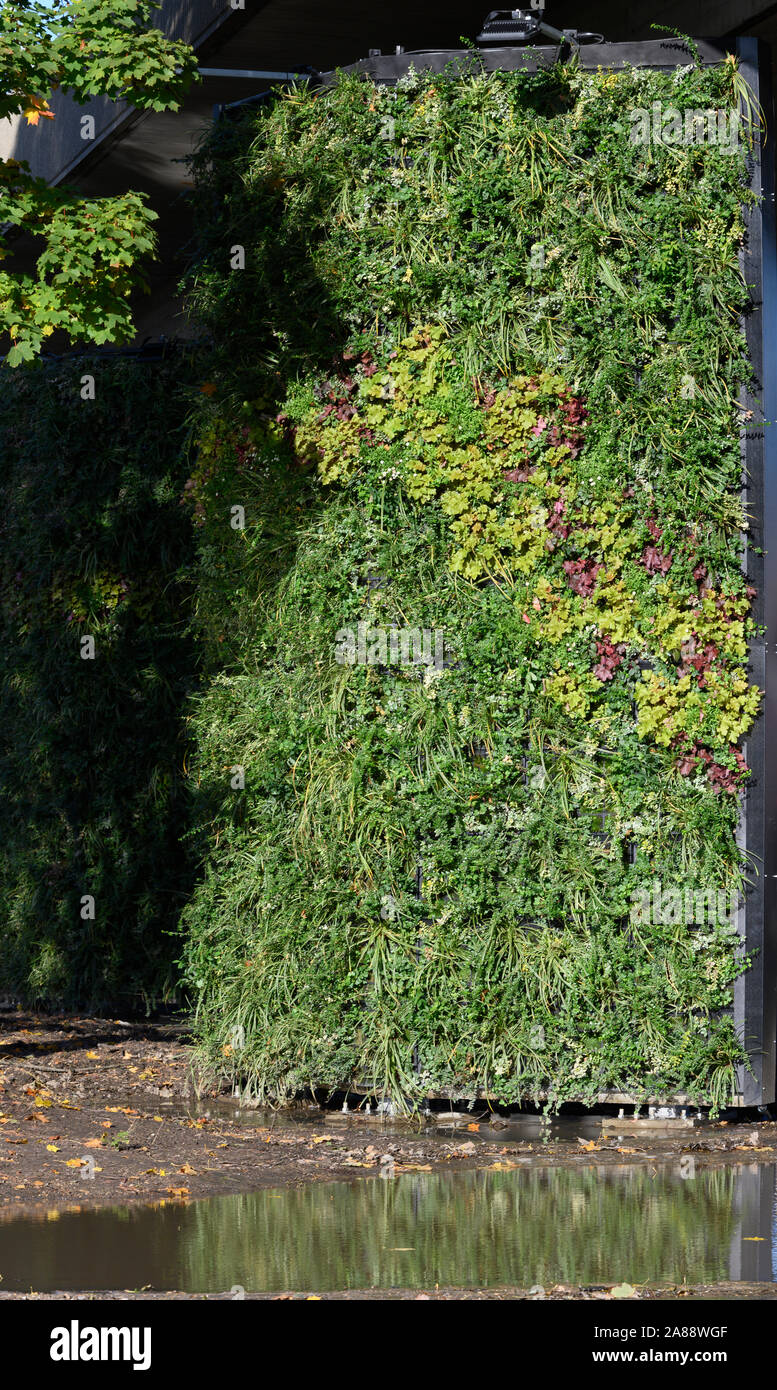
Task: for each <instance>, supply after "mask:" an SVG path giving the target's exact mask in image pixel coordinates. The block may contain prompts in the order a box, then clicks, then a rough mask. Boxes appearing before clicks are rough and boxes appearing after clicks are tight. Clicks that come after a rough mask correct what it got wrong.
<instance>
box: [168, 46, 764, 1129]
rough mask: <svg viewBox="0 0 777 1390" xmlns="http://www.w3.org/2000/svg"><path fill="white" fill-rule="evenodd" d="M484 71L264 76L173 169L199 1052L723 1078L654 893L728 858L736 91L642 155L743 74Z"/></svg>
mask: <svg viewBox="0 0 777 1390" xmlns="http://www.w3.org/2000/svg"><path fill="white" fill-rule="evenodd" d="M473 64H474V66H473V70H472V71H471V72H470V73H469V74H466V75H464V76H462V75H461V74H459V75H458V76H457V77H456V78H454V77H453V76H442V77H428V76H418V75H415V74H413V73H411V74H410V75H409V76H408V77H407V78H405V79H402V80H401V81H400V83H399V84H398V86H397V88H396V89H388V88H379V87H376V86H374V85H373V84H372V83H370V82H369V81H366V80H364V79H363V78H351V77H343V78H342V79H341V80H339V81H338V82H337V84H336V85H335V86H334V87H333V88H331V89H329V90H327V91H324V92H318V93H314V92H310V91H306V90H296V91H292V92H289V93H286V94H284V95H282V96H279V97H278V99H277V100H276V101H275V102H274V103H273V104H272V105H271V106H269V107H267V108H264V109H262V110H260V111H258V112H254V113H252V114H251V115H249V116H246V117H244V118H243V119H242V120H241V121H239V122H236V123H235V124H232V125H222V126H221V127H219V128H217V130H216V131H215V132H214V135H213V137H212V139H211V140H210V142H209V143H208V144H207V145H206V146H205V147H204V148H203V150H202V151H201V153H200V156H199V159H198V168H197V173H198V195H197V196H198V200H199V206H200V226H201V245H200V253H199V259H198V263H197V265H196V267H195V270H194V272H193V275H192V280H191V286H192V300H193V304H194V306H195V309H196V311H197V312H198V314H199V315H200V317H201V319H202V320H203V321H204V322H205V323H206V324H208V325H209V327H210V328H211V330H212V332H213V335H214V342H215V344H216V346H215V349H214V355H213V361H212V364H211V366H210V368H209V373H208V374H209V378H210V380H209V382H207V383H206V384H205V387H204V393H203V395H202V397H201V406H200V407H199V408H198V410H197V411H196V430H197V435H198V440H199V459H198V462H197V466H196V469H195V471H194V473H193V476H192V478H191V480H190V483H189V485H188V488H187V495H188V496H189V497H190V498H191V500H192V503H193V509H194V515H195V519H196V522H197V524H198V532H199V538H200V574H199V602H198V607H199V614H198V617H199V623H200V632H201V634H202V637H203V640H204V641H205V643H206V645H207V649H208V659H209V662H210V671H211V678H210V681H209V684H208V686H207V688H206V690H205V692H204V693H203V695H202V697H201V698H200V699H199V700H198V702H197V704H196V706H195V708H194V710H193V714H192V729H193V735H194V737H195V739H196V742H197V750H198V751H197V758H196V764H195V766H194V767H193V769H192V771H193V777H194V778H195V780H196V784H197V787H198V794H199V797H200V799H201V804H202V805H203V806H204V807H206V808H207V810H206V811H204V812H203V815H202V818H201V841H202V843H201V848H202V853H203V858H204V873H203V878H202V882H201V885H200V887H199V889H198V891H197V892H196V894H195V896H194V899H193V901H192V903H191V905H190V907H189V909H188V911H187V913H186V917H185V922H186V928H187V932H188V940H187V954H186V969H187V973H188V978H189V980H190V981H191V984H192V985H193V987H194V990H195V991H196V994H197V997H198V1000H199V1019H200V1025H201V1037H202V1049H203V1057H204V1059H205V1060H206V1061H207V1062H208V1064H209V1065H211V1066H214V1067H220V1068H226V1069H227V1070H232V1071H234V1074H235V1075H236V1076H237V1077H239V1078H241V1080H242V1081H243V1083H244V1084H246V1085H247V1086H248V1088H249V1089H250V1090H253V1091H255V1092H256V1093H259V1094H262V1095H269V1096H282V1095H286V1094H289V1093H290V1092H292V1091H294V1090H295V1089H297V1088H299V1087H300V1086H303V1085H324V1086H327V1085H328V1086H337V1085H342V1084H344V1083H345V1084H347V1083H349V1082H350V1083H352V1084H355V1083H356V1082H357V1081H361V1082H366V1083H367V1084H369V1085H373V1086H375V1087H377V1088H379V1089H381V1090H384V1091H389V1092H391V1093H392V1094H394V1095H395V1096H396V1095H398V1094H401V1095H403V1096H405V1097H407V1098H412V1097H417V1096H419V1095H421V1094H423V1093H425V1092H426V1091H428V1090H430V1089H431V1090H435V1089H445V1088H447V1089H449V1090H452V1091H453V1092H455V1093H457V1094H465V1095H468V1094H473V1093H474V1092H475V1091H476V1090H477V1089H479V1088H484V1089H486V1090H488V1092H489V1093H490V1094H492V1095H494V1096H496V1097H498V1098H499V1099H500V1100H502V1101H515V1100H518V1099H519V1098H521V1097H523V1096H525V1095H530V1094H539V1093H540V1092H544V1093H546V1094H548V1095H549V1096H550V1100H551V1103H552V1104H558V1103H560V1102H562V1101H564V1100H571V1099H575V1100H589V1101H590V1100H592V1099H593V1098H594V1097H595V1095H596V1094H597V1093H598V1092H600V1091H602V1090H605V1089H608V1088H615V1089H617V1090H620V1091H628V1092H632V1093H634V1094H637V1095H645V1094H663V1095H671V1094H675V1093H677V1092H684V1093H688V1094H690V1095H691V1096H693V1097H694V1098H696V1099H697V1100H699V1101H701V1102H704V1103H710V1104H713V1105H716V1104H719V1103H721V1102H722V1101H724V1100H725V1099H726V1098H727V1097H728V1096H730V1094H731V1092H732V1088H733V1085H734V1068H735V1065H736V1063H737V1062H738V1060H740V1058H741V1056H742V1049H741V1040H740V1039H738V1038H737V1037H736V1035H735V1030H734V1027H733V1023H732V1020H731V1016H730V1013H729V1012H728V1006H729V1004H730V997H731V988H730V987H731V982H732V980H733V979H734V978H735V976H736V974H737V973H738V971H739V970H741V968H742V966H743V960H742V956H741V950H740V948H739V940H738V937H737V931H736V924H735V921H734V920H733V914H732V912H731V911H730V910H728V911H726V912H723V911H722V910H718V911H717V915H716V916H715V920H714V921H710V920H708V917H709V914H707V915H705V914H704V913H699V912H697V913H696V915H695V916H694V915H693V913H691V917H690V920H689V914H688V911H687V910H684V909H681V910H679V911H678V910H677V908H676V902H677V895H678V894H679V895H680V900H681V901H682V902H683V903H685V902H687V901H688V900H689V898H690V901H691V902H694V901H696V899H695V898H694V895H695V894H698V893H714V894H715V895H718V894H719V895H720V899H718V897H717V896H716V897H715V902H716V903H718V902H725V903H728V904H730V903H731V901H732V895H733V898H734V900H735V899H736V895H737V894H738V893H739V891H740V890H741V888H742V886H743V872H744V870H745V868H746V866H743V864H742V863H741V861H740V856H739V852H738V850H737V847H736V843H735V839H734V832H735V827H736V821H737V814H738V798H739V793H740V791H741V788H742V787H743V785H744V784H745V783H746V780H747V776H748V772H747V768H746V764H745V760H744V757H743V755H742V751H741V744H742V740H743V738H744V736H745V735H746V734H747V731H748V729H749V727H750V726H751V724H752V721H753V719H754V718H755V717H756V714H757V710H758V702H759V693H758V691H757V690H754V689H752V688H750V687H749V686H748V680H747V642H748V637H749V635H750V631H751V624H750V619H749V616H748V614H749V609H750V603H751V599H752V597H753V590H752V589H751V588H750V586H749V585H748V580H747V577H746V575H744V574H743V573H742V568H741V534H742V531H743V529H744V527H745V526H746V517H745V514H744V510H743V504H742V501H741V497H740V489H741V460H740V434H741V429H742V420H741V419H740V411H739V409H738V406H737V400H738V395H739V390H740V386H741V383H742V382H743V381H745V380H747V379H748V375H749V365H748V361H747V357H746V352H745V344H744V338H743V334H742V329H741V314H742V313H743V312H744V311H745V310H746V307H747V304H748V291H747V288H746V286H745V284H744V281H743V278H742V274H741V271H740V264H739V253H740V247H741V244H742V239H743V236H744V221H743V211H742V210H743V206H744V205H746V204H747V202H748V201H749V200H750V198H751V195H750V193H749V188H748V179H747V170H746V155H747V138H748V133H749V132H748V123H747V114H748V112H747V104H746V102H745V103H744V107H743V109H744V111H745V120H744V121H743V125H742V138H741V140H740V142H739V147H738V149H736V150H732V149H727V148H725V147H724V146H723V145H722V144H721V143H719V142H718V143H713V142H712V141H711V140H707V141H704V140H700V141H699V142H696V143H693V144H690V145H688V144H682V143H675V144H670V143H664V142H662V141H655V140H653V139H652V138H651V139H649V140H647V141H643V142H641V143H640V142H638V141H637V140H635V138H634V135H635V130H636V129H637V128H638V127H637V126H636V125H635V118H634V112H635V111H638V110H644V111H649V112H652V111H653V110H654V109H655V107H654V103H660V104H661V107H662V109H664V108H666V107H673V108H676V109H677V110H678V111H679V112H680V113H682V115H683V117H684V115H685V113H686V112H692V111H698V110H702V111H703V110H707V109H710V108H712V109H715V110H716V111H720V112H721V113H725V114H726V116H728V115H729V114H730V113H731V111H732V110H734V109H735V108H737V107H738V106H742V102H743V90H742V84H741V82H740V79H739V75H738V73H737V70H736V65H735V63H734V62H733V61H731V62H726V63H725V64H722V65H721V66H720V67H719V68H716V69H708V70H702V69H700V68H697V67H695V66H694V65H690V66H689V67H686V68H683V69H678V71H677V72H675V73H670V74H656V73H647V72H640V71H634V70H630V69H627V70H624V71H621V72H618V73H615V72H595V73H583V72H581V71H579V70H577V69H576V68H575V67H574V66H572V67H566V68H555V69H553V70H552V71H550V72H541V73H536V74H529V73H509V74H505V73H502V74H494V75H492V76H485V75H483V74H481V73H479V72H478V71H477V64H476V60H474V59H473ZM235 247H243V248H244V250H245V267H244V268H242V269H231V268H230V260H232V261H233V263H237V264H239V263H240V258H239V255H238V257H237V262H235V252H234V248H235ZM234 507H243V508H244V512H245V527H244V528H243V529H241V528H240V525H239V521H240V517H239V514H237V513H235V512H233V510H232V509H233V508H234ZM360 625H361V626H360ZM408 629H412V630H419V632H421V631H424V630H425V631H426V632H427V634H428V635H429V641H430V642H432V641H433V642H434V643H435V646H434V650H435V652H436V653H437V655H436V656H435V658H434V660H431V659H428V658H429V652H430V651H431V647H429V648H428V650H427V660H426V661H425V662H421V663H414V664H411V663H408V662H407V661H404V660H403V659H402V654H403V652H404V651H406V649H405V648H403V647H402V645H401V643H402V641H403V640H404V639H403V637H402V634H403V633H404V634H405V637H407V633H408ZM667 893H668V894H669V897H668V898H667V897H666V894H667ZM672 895H674V898H672ZM683 895H685V896H684V897H683ZM659 899H660V901H661V903H662V904H663V907H662V909H661V910H656V902H657V901H658V900H659ZM670 899H671V900H672V902H674V904H675V906H672V905H671V902H670ZM705 901H707V900H705ZM635 903H639V904H641V907H640V908H639V910H636V911H635ZM667 903H669V904H670V905H669V906H667ZM646 904H647V907H646V906H645V905H646Z"/></svg>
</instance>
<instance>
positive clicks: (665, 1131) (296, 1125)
mask: <svg viewBox="0 0 777 1390" xmlns="http://www.w3.org/2000/svg"><path fill="white" fill-rule="evenodd" d="M154 1108H155V1109H156V1110H157V1111H158V1113H159V1114H161V1115H171V1116H173V1117H174V1118H180V1117H182V1116H191V1117H192V1118H197V1117H202V1116H204V1117H206V1118H208V1119H210V1120H213V1121H214V1122H215V1123H216V1124H218V1122H219V1121H224V1122H225V1123H226V1122H228V1123H229V1124H230V1125H236V1126H237V1127H238V1128H241V1129H273V1130H287V1131H289V1132H293V1131H295V1130H296V1131H297V1135H299V1130H300V1128H301V1127H304V1128H306V1129H315V1130H316V1131H317V1132H319V1133H323V1132H325V1131H326V1130H332V1129H334V1130H335V1131H337V1132H342V1133H344V1134H345V1133H348V1134H358V1137H359V1140H360V1141H363V1140H364V1139H365V1138H368V1137H369V1138H374V1139H376V1141H377V1140H379V1139H380V1138H381V1137H382V1138H383V1139H384V1140H385V1139H387V1138H389V1137H391V1136H396V1137H397V1138H401V1139H403V1140H406V1139H407V1138H408V1136H409V1135H411V1134H414V1133H417V1134H418V1136H419V1137H422V1138H423V1140H424V1143H425V1144H429V1143H432V1144H433V1143H435V1141H436V1140H438V1139H439V1141H440V1144H441V1145H443V1144H446V1145H447V1144H448V1143H450V1140H451V1137H452V1136H453V1135H456V1136H459V1137H460V1136H461V1135H462V1134H465V1137H466V1138H467V1139H468V1140H474V1142H475V1143H477V1142H478V1141H480V1140H485V1141H487V1142H488V1143H493V1141H494V1140H495V1139H498V1140H499V1141H500V1143H505V1144H508V1143H516V1142H520V1141H522V1140H523V1141H527V1140H528V1141H529V1142H530V1143H543V1142H547V1143H554V1144H559V1143H560V1144H570V1145H573V1146H574V1148H575V1149H577V1148H578V1147H579V1146H578V1139H580V1138H583V1139H591V1140H599V1139H601V1138H602V1136H603V1134H604V1133H605V1126H609V1128H608V1129H607V1131H606V1132H607V1134H608V1135H610V1136H611V1135H613V1134H616V1133H617V1134H619V1135H620V1136H621V1137H622V1138H623V1139H624V1142H626V1141H631V1140H633V1139H635V1138H636V1137H637V1136H639V1137H640V1138H641V1140H642V1141H643V1142H644V1141H645V1139H646V1138H649V1139H662V1138H669V1139H675V1138H677V1136H678V1133H681V1134H683V1135H686V1134H688V1133H690V1132H691V1127H690V1126H689V1127H688V1128H687V1129H686V1128H682V1129H678V1125H677V1122H676V1121H674V1122H673V1121H667V1122H664V1123H663V1124H662V1123H661V1122H660V1121H651V1122H650V1128H649V1134H647V1133H646V1132H645V1131H644V1129H643V1128H640V1126H639V1124H637V1125H636V1126H635V1124H634V1121H633V1120H632V1119H631V1118H626V1119H624V1120H623V1121H622V1122H620V1124H619V1123H618V1122H617V1121H615V1120H614V1119H612V1118H609V1117H608V1118H606V1119H605V1118H604V1117H602V1116H601V1115H578V1116H570V1115H553V1116H544V1115H527V1114H514V1115H510V1116H508V1117H506V1118H500V1117H496V1122H494V1116H492V1115H491V1113H490V1112H488V1111H485V1112H484V1111H482V1110H479V1111H478V1110H476V1111H474V1112H473V1113H471V1114H470V1113H465V1112H460V1111H454V1112H453V1114H449V1113H448V1112H446V1111H437V1112H435V1113H434V1114H432V1115H430V1116H428V1117H420V1116H415V1117H414V1116H407V1117H398V1116H392V1115H385V1116H384V1115H380V1116H378V1115H376V1114H374V1113H369V1112H367V1111H365V1110H356V1109H351V1110H349V1111H347V1112H342V1111H339V1110H322V1109H321V1108H320V1107H319V1106H318V1105H312V1106H310V1108H308V1109H306V1108H304V1107H303V1106H297V1107H291V1106H290V1107H288V1108H286V1109H283V1110H263V1109H259V1108H257V1109H253V1108H251V1107H246V1106H243V1107H241V1106H240V1105H238V1104H236V1102H235V1101H234V1100H227V1099H225V1098H223V1097H218V1098H215V1099H210V1100H207V1101H204V1100H201V1101H181V1100H163V1101H155V1102H154ZM688 1113H689V1114H693V1112H692V1111H689V1112H688ZM640 1123H642V1122H640ZM703 1123H704V1124H707V1123H708V1122H707V1121H705V1122H703Z"/></svg>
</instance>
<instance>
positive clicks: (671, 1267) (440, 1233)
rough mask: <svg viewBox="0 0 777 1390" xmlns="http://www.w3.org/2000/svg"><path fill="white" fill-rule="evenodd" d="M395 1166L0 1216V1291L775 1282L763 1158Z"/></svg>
mask: <svg viewBox="0 0 777 1390" xmlns="http://www.w3.org/2000/svg"><path fill="white" fill-rule="evenodd" d="M652 1172H653V1175H652V1176H651V1170H647V1169H637V1168H628V1167H623V1168H603V1167H600V1168H596V1167H593V1166H592V1167H590V1168H587V1169H585V1170H583V1171H578V1172H570V1171H567V1170H561V1169H548V1170H544V1171H537V1170H534V1171H514V1172H504V1173H499V1172H465V1173H457V1174H450V1175H448V1174H445V1175H438V1174H434V1173H432V1174H412V1175H411V1174H407V1175H404V1176H399V1177H396V1178H394V1179H391V1180H386V1181H382V1180H381V1179H379V1178H375V1179H366V1180H365V1179H362V1180H360V1181H358V1180H357V1181H354V1182H349V1183H343V1182H340V1183H315V1184H310V1185H308V1186H305V1187H302V1188H296V1189H283V1190H276V1191H272V1190H265V1191H261V1192H254V1193H250V1194H247V1195H239V1196H228V1197H215V1198H211V1199H208V1200H203V1201H199V1202H192V1203H190V1204H188V1205H180V1204H175V1205H162V1206H156V1207H113V1208H108V1209H105V1210H102V1211H96V1212H62V1213H43V1214H42V1215H41V1217H40V1218H37V1219H36V1218H31V1217H29V1216H27V1217H20V1218H13V1219H11V1220H9V1221H5V1222H2V1223H0V1274H2V1288H3V1290H4V1291H6V1292H8V1291H17V1292H18V1291H30V1290H36V1291H40V1292H45V1291H50V1290H53V1289H61V1290H73V1291H78V1290H89V1289H93V1290H99V1289H138V1288H141V1287H144V1286H150V1287H151V1288H153V1289H158V1290H165V1289H180V1290H184V1291H187V1292H191V1293H205V1292H219V1291H223V1292H229V1291H230V1290H232V1289H233V1286H234V1285H241V1286H242V1287H243V1288H245V1289H246V1290H247V1291H249V1292H252V1291H255V1292H268V1291H269V1292H279V1291H282V1290H287V1289H318V1290H320V1291H322V1292H324V1291H326V1290H333V1289H361V1288H373V1287H374V1288H391V1287H404V1288H429V1287H433V1286H434V1285H435V1284H439V1285H441V1286H443V1287H444V1286H460V1287H461V1286H469V1287H479V1288H486V1287H494V1286H498V1285H516V1286H520V1287H524V1288H525V1287H531V1286H532V1285H535V1284H540V1285H552V1284H556V1283H571V1284H599V1283H605V1284H606V1283H614V1282H620V1281H627V1282H630V1283H643V1282H669V1283H673V1284H679V1283H682V1282H683V1280H685V1281H686V1282H687V1283H689V1284H691V1283H716V1282H719V1281H723V1280H725V1281H728V1280H731V1281H752V1282H766V1283H769V1282H777V1219H776V1217H775V1213H776V1211H777V1206H776V1204H775V1192H776V1190H777V1188H776V1183H777V1165H774V1164H768V1165H767V1164H764V1165H760V1166H759V1165H755V1164H754V1165H750V1166H738V1167H735V1168H720V1169H707V1170H702V1171H699V1172H697V1175H696V1176H695V1177H694V1178H690V1179H685V1180H684V1179H683V1178H682V1177H681V1176H680V1175H679V1171H678V1170H677V1169H676V1168H675V1169H673V1170H669V1169H664V1170H661V1171H658V1172H656V1171H655V1170H652Z"/></svg>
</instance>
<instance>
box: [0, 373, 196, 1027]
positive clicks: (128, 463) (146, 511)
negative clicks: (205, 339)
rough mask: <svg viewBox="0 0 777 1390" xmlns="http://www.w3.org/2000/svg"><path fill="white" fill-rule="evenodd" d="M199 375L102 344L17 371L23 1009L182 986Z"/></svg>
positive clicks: (13, 671) (1, 863) (15, 843)
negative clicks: (192, 464) (195, 383)
mask: <svg viewBox="0 0 777 1390" xmlns="http://www.w3.org/2000/svg"><path fill="white" fill-rule="evenodd" d="M189 370H190V369H189V367H188V366H187V364H186V362H185V361H182V360H181V359H180V357H179V358H177V359H175V360H171V361H167V362H155V361H140V360H138V361H135V360H132V359H126V360H122V359H119V360H110V359H108V358H106V357H105V356H100V355H96V356H95V357H94V358H89V357H80V358H76V359H72V360H70V361H60V362H51V361H49V362H41V363H39V364H36V365H34V366H25V367H20V368H17V369H16V370H15V371H13V372H11V371H8V372H7V373H6V374H5V379H4V383H3V391H2V396H1V397H0V542H1V543H0V631H1V633H2V636H1V637H0V653H1V655H0V667H1V670H0V905H1V908H2V913H1V916H0V992H2V993H8V994H10V995H12V996H14V997H17V998H20V999H22V1000H24V1001H25V1002H31V1003H37V1004H58V1005H60V1004H66V1005H70V1006H71V1007H91V1008H108V1007H112V1008H118V1007H121V1008H122V1009H124V1010H126V1011H127V1012H131V1011H133V1010H134V1011H142V1010H143V1009H144V1008H152V1007H154V1006H156V1005H159V1004H161V1003H162V1002H163V1001H165V1000H169V999H170V998H171V997H172V996H173V995H174V994H175V992H176V987H177V979H176V970H175V966H174V961H175V957H176V954H177V951H178V947H177V943H176V941H175V937H174V932H175V929H176V926H177V922H178V916H179V914H180V911H181V908H182V906H183V903H184V901H185V899H186V894H187V891H188V890H189V888H190V886H191V881H192V876H193V863H192V861H191V859H190V857H189V853H188V844H187V842H186V839H185V833H186V828H187V824H188V821H189V813H190V809H191V803H190V801H189V798H188V796H187V794H186V789H185V786H184V775H183V765H184V761H185V751H186V742H185V728H184V725H183V719H184V708H185V702H186V700H187V699H188V697H189V696H190V694H191V692H192V689H193V686H194V682H195V653H194V646H193V642H192V639H191V634H190V630H189V616H190V611H189V593H190V580H189V577H188V574H187V568H188V567H189V566H190V563H191V527H190V524H189V519H188V516H187V515H186V513H185V511H184V508H183V507H182V506H181V502H180V499H181V495H182V492H183V485H184V482H185V478H186V472H185V463H184V458H185V449H184V444H185V427H184V419H185V415H186V410H187V395H186V383H187V378H188V374H189ZM90 383H91V385H90ZM89 637H91V638H92V645H91V646H90V645H89V643H88V642H87V641H86V640H85V639H87V638H89Z"/></svg>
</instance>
